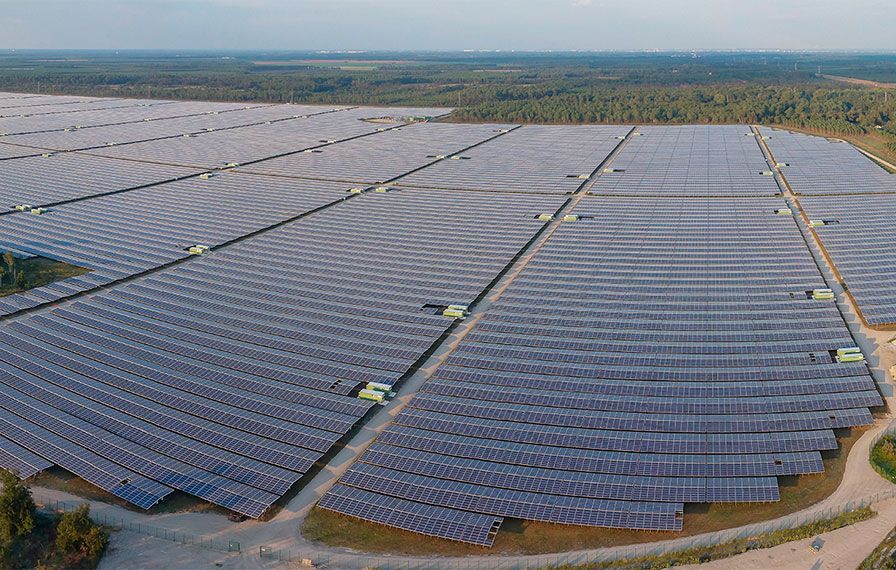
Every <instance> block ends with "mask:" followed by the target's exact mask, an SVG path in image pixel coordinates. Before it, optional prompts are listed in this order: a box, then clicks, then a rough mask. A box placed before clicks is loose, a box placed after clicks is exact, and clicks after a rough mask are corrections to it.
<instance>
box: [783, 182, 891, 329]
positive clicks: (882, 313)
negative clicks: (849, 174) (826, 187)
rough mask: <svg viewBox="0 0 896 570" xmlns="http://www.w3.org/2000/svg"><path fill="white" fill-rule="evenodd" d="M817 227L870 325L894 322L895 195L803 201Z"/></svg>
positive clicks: (816, 229)
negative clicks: (819, 222)
mask: <svg viewBox="0 0 896 570" xmlns="http://www.w3.org/2000/svg"><path fill="white" fill-rule="evenodd" d="M800 204H802V207H803V209H804V210H805V212H806V215H807V216H808V217H809V219H810V220H820V221H826V222H827V223H825V225H823V226H816V227H814V228H813V231H814V232H815V233H816V234H817V235H818V237H819V238H820V239H821V242H822V244H824V248H825V250H826V251H827V252H828V254H829V255H830V256H831V259H832V260H833V262H834V265H835V266H836V268H837V270H838V271H839V273H840V275H841V277H842V278H843V280H844V281H845V283H846V286H847V287H848V288H849V292H850V294H851V295H852V296H853V298H854V299H855V301H856V303H857V304H858V306H859V309H860V310H861V312H862V317H863V318H864V319H865V321H866V322H867V323H868V324H870V325H872V326H882V325H890V324H894V323H896V291H894V290H893V283H894V281H896V248H894V247H893V242H894V238H896V229H894V224H893V220H894V219H896V194H879V195H873V196H824V197H806V198H803V199H801V200H800Z"/></svg>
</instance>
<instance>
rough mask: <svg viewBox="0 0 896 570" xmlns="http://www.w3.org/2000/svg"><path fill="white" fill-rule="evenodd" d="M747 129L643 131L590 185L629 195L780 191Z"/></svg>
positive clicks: (694, 127)
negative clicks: (595, 181) (593, 183)
mask: <svg viewBox="0 0 896 570" xmlns="http://www.w3.org/2000/svg"><path fill="white" fill-rule="evenodd" d="M771 174H772V173H771V172H770V171H769V166H768V164H767V163H766V160H765V157H764V156H763V154H762V149H761V148H760V146H759V144H758V143H757V141H756V137H755V135H754V133H753V131H752V129H751V128H750V127H749V126H744V125H718V126H717V125H714V126H709V125H683V126H663V127H641V128H639V129H638V131H637V133H636V136H633V137H632V138H631V140H630V141H629V142H628V144H627V145H626V146H625V148H624V149H623V150H622V151H621V152H620V153H619V154H618V155H617V156H616V157H615V158H614V159H613V164H612V168H611V169H609V171H608V172H604V173H603V175H602V176H601V177H600V178H599V179H598V180H597V183H596V184H595V185H594V186H593V187H592V189H591V192H592V193H594V194H606V195H625V196H637V195H646V196H656V195H678V196H773V195H775V194H778V193H780V190H779V189H778V185H777V183H776V182H775V179H774V177H773V176H771Z"/></svg>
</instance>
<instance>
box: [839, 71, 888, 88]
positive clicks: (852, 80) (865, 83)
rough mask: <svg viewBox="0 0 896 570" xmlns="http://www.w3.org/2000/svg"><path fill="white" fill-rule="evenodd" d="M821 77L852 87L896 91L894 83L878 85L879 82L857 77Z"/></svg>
mask: <svg viewBox="0 0 896 570" xmlns="http://www.w3.org/2000/svg"><path fill="white" fill-rule="evenodd" d="M821 76H822V77H824V78H825V79H830V80H831V81H839V82H841V83H851V84H853V85H863V86H865V87H878V88H883V89H896V83H880V82H879V81H872V80H870V79H861V78H859V77H845V76H843V75H825V74H822V75H821Z"/></svg>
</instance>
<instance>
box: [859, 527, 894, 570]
mask: <svg viewBox="0 0 896 570" xmlns="http://www.w3.org/2000/svg"><path fill="white" fill-rule="evenodd" d="M894 569H896V529H893V530H891V531H890V533H889V534H887V537H886V538H884V540H883V542H881V543H880V544H879V545H878V546H877V548H875V549H874V552H872V553H871V554H869V555H868V558H866V559H865V560H863V561H862V563H861V564H860V565H859V568H858V570H894Z"/></svg>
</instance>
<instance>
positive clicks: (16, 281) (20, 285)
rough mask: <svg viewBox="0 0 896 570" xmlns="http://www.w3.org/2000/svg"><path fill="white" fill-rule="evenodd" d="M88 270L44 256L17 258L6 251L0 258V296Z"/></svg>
mask: <svg viewBox="0 0 896 570" xmlns="http://www.w3.org/2000/svg"><path fill="white" fill-rule="evenodd" d="M88 271H90V270H89V269H86V268H84V267H78V266H76V265H70V264H68V263H63V262H61V261H55V260H53V259H48V258H46V257H29V258H27V259H19V258H17V257H16V256H14V255H13V254H12V252H11V251H7V252H6V253H4V254H3V256H2V258H0V297H3V296H5V295H12V294H13V293H20V292H22V291H27V290H28V289H33V288H35V287H43V286H44V285H49V284H50V283H53V282H54V281H59V280H62V279H68V278H69V277H77V276H78V275H83V274H85V273H87V272H88Z"/></svg>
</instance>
